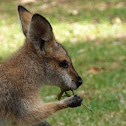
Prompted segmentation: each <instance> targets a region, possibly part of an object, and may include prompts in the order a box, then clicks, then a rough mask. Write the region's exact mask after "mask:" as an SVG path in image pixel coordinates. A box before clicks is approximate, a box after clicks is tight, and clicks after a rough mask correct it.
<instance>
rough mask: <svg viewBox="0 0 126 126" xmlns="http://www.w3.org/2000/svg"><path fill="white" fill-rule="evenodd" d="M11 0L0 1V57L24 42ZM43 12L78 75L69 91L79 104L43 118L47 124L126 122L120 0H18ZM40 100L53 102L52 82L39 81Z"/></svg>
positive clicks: (124, 18)
mask: <svg viewBox="0 0 126 126" xmlns="http://www.w3.org/2000/svg"><path fill="white" fill-rule="evenodd" d="M17 5H18V2H17V0H11V1H10V0H0V61H3V60H6V59H7V58H9V57H10V56H11V55H12V54H13V53H14V52H15V51H16V50H17V49H18V48H20V47H21V45H22V44H23V42H24V39H25V38H24V35H23V33H22V32H21V27H20V23H19V20H18V13H17ZM24 6H25V7H26V8H27V9H28V10H30V11H31V12H32V13H39V14H41V15H43V16H45V17H46V18H47V19H48V20H49V22H50V23H51V24H52V27H53V30H54V33H55V36H56V39H57V40H58V41H59V42H60V43H61V44H62V45H63V46H64V47H65V48H66V50H67V51H68V53H69V55H70V56H71V58H72V61H73V64H74V66H75V68H76V70H77V71H78V73H79V74H80V76H81V77H82V78H83V81H84V83H83V85H82V86H81V87H80V88H79V89H78V90H77V91H75V92H76V94H78V95H80V96H81V97H82V98H83V99H84V103H85V104H86V105H87V106H88V107H89V108H91V109H92V110H93V112H92V113H91V112H90V111H88V110H87V109H86V108H84V107H83V106H81V107H78V108H74V109H66V110H63V111H60V112H58V113H56V114H54V115H53V116H51V117H49V118H48V119H47V121H48V122H49V123H51V124H52V125H53V126H126V1H124V0H104V1H103V0H36V2H35V3H32V4H28V5H24ZM41 92H42V98H43V99H44V102H51V101H56V95H57V94H58V93H59V89H58V88H57V87H49V86H44V87H43V89H42V91H41Z"/></svg>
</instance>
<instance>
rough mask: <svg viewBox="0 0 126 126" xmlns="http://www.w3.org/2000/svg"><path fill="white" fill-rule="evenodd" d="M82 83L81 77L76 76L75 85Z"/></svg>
mask: <svg viewBox="0 0 126 126" xmlns="http://www.w3.org/2000/svg"><path fill="white" fill-rule="evenodd" d="M82 83H83V80H82V79H81V77H79V76H78V77H77V80H76V84H77V86H78V87H79V86H80V85H81V84H82Z"/></svg>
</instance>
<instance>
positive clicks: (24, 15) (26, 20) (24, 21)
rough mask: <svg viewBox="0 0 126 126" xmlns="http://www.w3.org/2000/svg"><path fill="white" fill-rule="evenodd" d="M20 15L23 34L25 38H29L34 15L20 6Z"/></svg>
mask: <svg viewBox="0 0 126 126" xmlns="http://www.w3.org/2000/svg"><path fill="white" fill-rule="evenodd" d="M18 13H19V17H20V21H21V25H22V30H23V33H24V35H25V36H27V32H28V26H29V24H30V21H31V19H32V16H33V14H32V13H30V12H29V11H28V10H27V9H25V8H24V7H23V6H18Z"/></svg>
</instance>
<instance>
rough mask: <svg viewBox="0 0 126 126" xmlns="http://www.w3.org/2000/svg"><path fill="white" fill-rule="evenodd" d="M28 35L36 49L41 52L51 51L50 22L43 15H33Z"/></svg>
mask: <svg viewBox="0 0 126 126" xmlns="http://www.w3.org/2000/svg"><path fill="white" fill-rule="evenodd" d="M28 36H29V38H30V40H31V42H32V43H33V45H34V46H35V48H36V49H37V50H39V51H41V52H43V51H46V52H49V51H51V47H50V46H52V44H54V41H53V39H54V36H53V31H52V27H51V25H50V23H49V22H48V21H47V20H46V19H45V18H44V17H43V16H41V15H39V14H34V15H33V17H32V19H31V22H30V25H29V29H28ZM46 52H44V53H46Z"/></svg>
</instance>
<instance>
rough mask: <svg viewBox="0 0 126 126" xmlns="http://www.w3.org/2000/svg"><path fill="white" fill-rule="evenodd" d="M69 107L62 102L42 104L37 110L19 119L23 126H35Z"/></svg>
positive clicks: (32, 110) (30, 111)
mask: <svg viewBox="0 0 126 126" xmlns="http://www.w3.org/2000/svg"><path fill="white" fill-rule="evenodd" d="M67 107H68V106H67V104H66V103H64V102H62V101H60V102H52V103H46V104H42V105H41V106H39V107H37V108H33V109H31V110H28V111H27V112H25V114H24V115H22V117H21V118H19V121H20V123H21V124H22V125H23V126H25V125H34V124H37V123H39V122H41V121H42V120H44V119H45V118H47V117H48V116H50V115H52V114H53V113H55V112H56V111H58V110H62V109H64V108H67Z"/></svg>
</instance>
